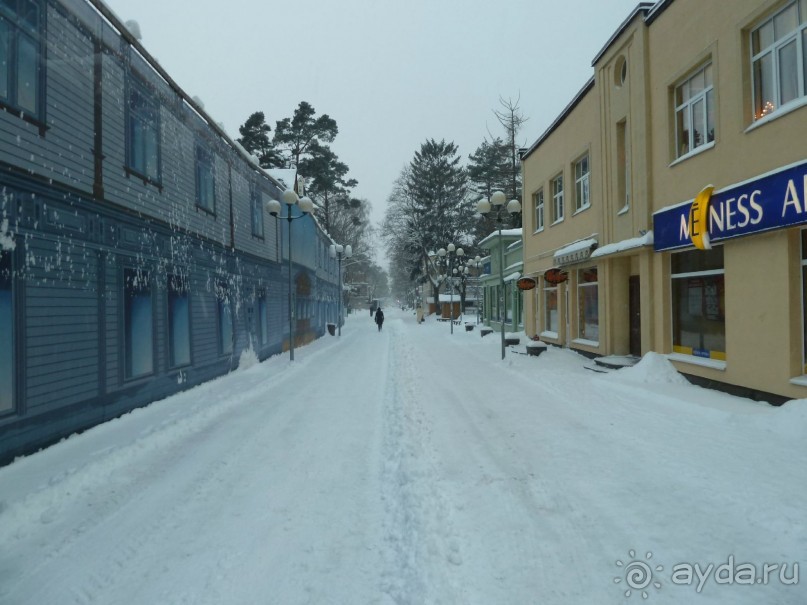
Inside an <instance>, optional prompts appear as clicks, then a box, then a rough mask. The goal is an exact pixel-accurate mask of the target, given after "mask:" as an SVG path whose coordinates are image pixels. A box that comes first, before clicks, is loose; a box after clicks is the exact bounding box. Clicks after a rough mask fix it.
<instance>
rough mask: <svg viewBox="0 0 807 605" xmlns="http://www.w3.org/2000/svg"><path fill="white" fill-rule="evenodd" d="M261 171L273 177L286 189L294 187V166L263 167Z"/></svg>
mask: <svg viewBox="0 0 807 605" xmlns="http://www.w3.org/2000/svg"><path fill="white" fill-rule="evenodd" d="M263 171H264V172H265V173H266V174H268V175H269V176H271V177H272V178H273V179H275V180H276V181H278V182H279V183H281V184H282V185H284V186H285V187H286V189H292V188H293V187H294V180H295V179H296V178H297V169H295V168H264V169H263Z"/></svg>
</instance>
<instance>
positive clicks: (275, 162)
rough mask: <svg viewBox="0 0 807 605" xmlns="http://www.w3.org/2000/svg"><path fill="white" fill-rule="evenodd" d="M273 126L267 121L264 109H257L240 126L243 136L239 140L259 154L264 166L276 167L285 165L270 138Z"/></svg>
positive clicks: (259, 159)
mask: <svg viewBox="0 0 807 605" xmlns="http://www.w3.org/2000/svg"><path fill="white" fill-rule="evenodd" d="M271 130H272V129H271V128H270V127H269V125H268V124H267V123H266V119H265V117H264V115H263V112H262V111H256V112H255V113H253V114H252V115H251V116H249V117H248V118H247V121H246V122H244V124H243V125H242V126H239V127H238V132H239V133H241V138H240V139H238V142H239V143H241V146H242V147H243V148H244V149H246V150H247V151H248V152H249V153H251V154H253V155H256V156H258V161H259V162H260V164H261V166H262V167H263V168H275V167H277V166H282V165H283V158H282V157H281V156H280V154H278V153H277V151H275V148H274V145H273V144H272V142H271V141H270V140H269V133H270V132H271Z"/></svg>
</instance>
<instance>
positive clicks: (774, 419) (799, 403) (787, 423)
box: [766, 399, 807, 442]
mask: <svg viewBox="0 0 807 605" xmlns="http://www.w3.org/2000/svg"><path fill="white" fill-rule="evenodd" d="M766 411H767V410H766ZM769 412H770V413H769V414H767V416H768V418H769V420H770V421H769V423H768V428H769V430H770V431H771V432H772V433H773V434H775V435H777V438H779V439H781V438H783V437H787V438H792V439H793V440H795V441H800V442H804V441H807V399H793V400H791V401H788V402H787V403H785V404H784V405H782V406H781V407H778V408H773V409H771V410H770V411H769Z"/></svg>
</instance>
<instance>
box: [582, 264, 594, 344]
mask: <svg viewBox="0 0 807 605" xmlns="http://www.w3.org/2000/svg"><path fill="white" fill-rule="evenodd" d="M577 309H578V314H577V336H578V338H581V339H584V340H591V341H593V342H599V340H600V314H599V313H600V312H599V300H598V288H597V267H589V268H588V269H580V270H578V272H577Z"/></svg>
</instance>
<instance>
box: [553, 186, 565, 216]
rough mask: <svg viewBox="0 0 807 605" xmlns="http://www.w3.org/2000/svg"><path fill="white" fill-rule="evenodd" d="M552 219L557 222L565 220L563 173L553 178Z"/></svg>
mask: <svg viewBox="0 0 807 605" xmlns="http://www.w3.org/2000/svg"><path fill="white" fill-rule="evenodd" d="M552 213H553V215H552V220H553V222H555V223H557V222H558V221H562V220H563V175H562V174H559V175H558V176H556V177H555V178H554V179H552Z"/></svg>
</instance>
